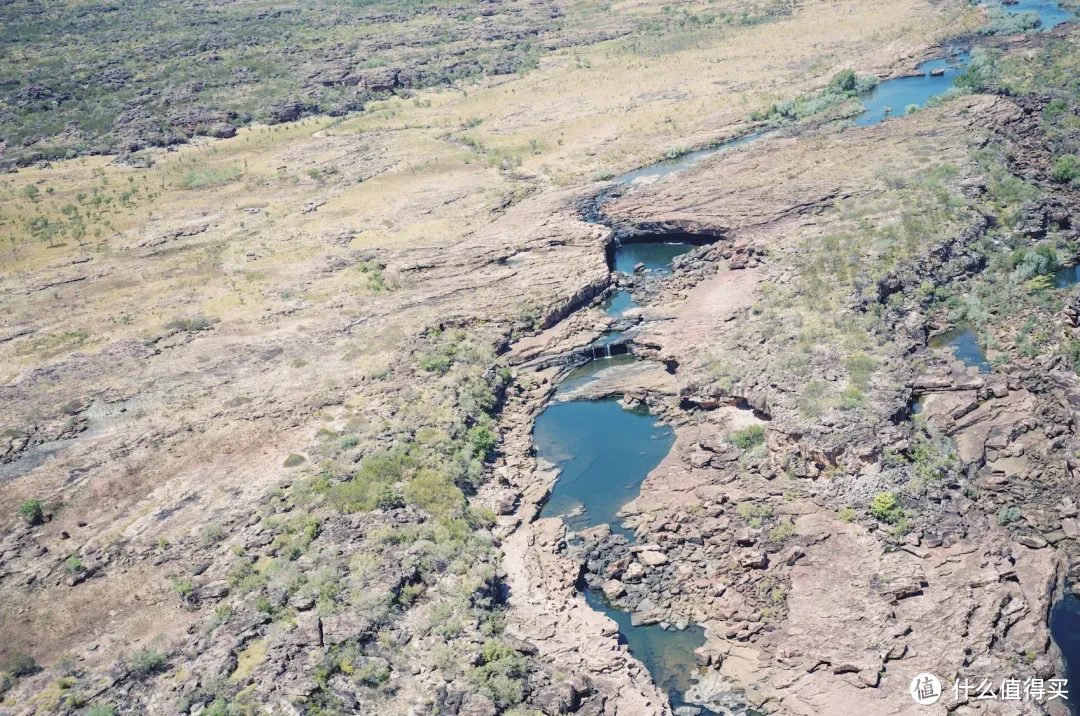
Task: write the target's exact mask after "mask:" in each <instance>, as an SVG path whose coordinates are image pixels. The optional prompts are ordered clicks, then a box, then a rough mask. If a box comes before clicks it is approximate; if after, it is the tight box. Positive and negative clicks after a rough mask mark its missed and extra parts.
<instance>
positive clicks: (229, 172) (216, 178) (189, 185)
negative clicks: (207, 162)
mask: <svg viewBox="0 0 1080 716" xmlns="http://www.w3.org/2000/svg"><path fill="white" fill-rule="evenodd" d="M239 178H240V168H239V167H227V168H225V169H207V170H206V171H203V172H194V171H192V172H188V173H187V174H186V175H184V188H185V189H205V188H209V187H217V186H225V185H226V184H228V183H230V182H234V181H236V180H237V179H239Z"/></svg>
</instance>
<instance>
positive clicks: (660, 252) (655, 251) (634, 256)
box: [615, 241, 694, 274]
mask: <svg viewBox="0 0 1080 716" xmlns="http://www.w3.org/2000/svg"><path fill="white" fill-rule="evenodd" d="M692 248H694V245H693V244H691V243H681V242H675V241H643V242H635V243H629V244H623V245H621V246H619V247H617V248H616V249H615V270H616V271H621V272H623V273H633V272H634V267H635V266H637V265H638V264H639V263H642V264H645V268H646V269H648V270H650V271H653V272H654V273H658V274H670V273H671V262H672V261H673V260H674V259H675V257H676V256H682V255H683V254H685V253H686V252H687V251H689V250H690V249H692Z"/></svg>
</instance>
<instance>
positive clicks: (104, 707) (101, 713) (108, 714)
mask: <svg viewBox="0 0 1080 716" xmlns="http://www.w3.org/2000/svg"><path fill="white" fill-rule="evenodd" d="M204 713H205V712H204ZM83 716H116V709H115V708H114V707H113V706H111V705H109V704H96V705H94V706H91V707H90V708H88V709H87V710H86V711H85V712H84V714H83Z"/></svg>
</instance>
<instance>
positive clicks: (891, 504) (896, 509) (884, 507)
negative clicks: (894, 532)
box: [870, 492, 904, 525]
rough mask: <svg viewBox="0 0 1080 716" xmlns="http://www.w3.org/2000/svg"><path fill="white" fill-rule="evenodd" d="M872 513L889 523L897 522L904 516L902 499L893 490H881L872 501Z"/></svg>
mask: <svg viewBox="0 0 1080 716" xmlns="http://www.w3.org/2000/svg"><path fill="white" fill-rule="evenodd" d="M870 514H872V515H873V516H874V517H875V518H877V519H878V520H880V521H882V522H885V523H887V524H890V525H892V524H896V523H898V522H899V521H900V520H901V519H902V518H903V517H904V508H903V506H902V505H901V504H900V500H898V499H897V497H896V495H894V494H893V493H891V492H879V493H878V494H877V495H876V496H875V497H874V501H873V502H871V503H870Z"/></svg>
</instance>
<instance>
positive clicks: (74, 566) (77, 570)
mask: <svg viewBox="0 0 1080 716" xmlns="http://www.w3.org/2000/svg"><path fill="white" fill-rule="evenodd" d="M64 569H66V570H67V571H68V573H69V574H82V573H83V572H85V571H86V566H85V565H84V564H83V561H82V560H81V559H79V558H78V556H76V555H74V554H73V555H71V556H70V557H68V558H67V559H66V560H65V561H64Z"/></svg>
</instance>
